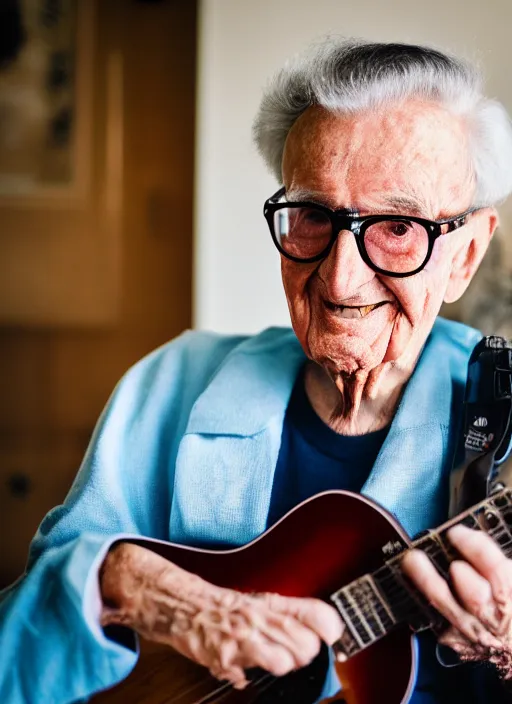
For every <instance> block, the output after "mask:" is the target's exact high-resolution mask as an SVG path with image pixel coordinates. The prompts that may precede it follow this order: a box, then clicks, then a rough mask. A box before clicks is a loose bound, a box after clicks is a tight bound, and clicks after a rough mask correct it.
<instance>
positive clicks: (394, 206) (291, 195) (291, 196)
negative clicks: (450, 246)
mask: <svg viewBox="0 0 512 704" xmlns="http://www.w3.org/2000/svg"><path fill="white" fill-rule="evenodd" d="M285 198H286V200H287V201H289V202H290V203H291V202H294V203H297V202H298V203H300V202H301V201H311V202H313V203H318V204H320V205H325V206H327V207H328V208H331V209H332V210H343V211H345V212H352V213H359V212H361V211H362V210H366V208H364V209H363V208H361V209H359V208H355V207H349V208H340V207H339V205H338V204H337V203H335V202H334V201H333V200H332V199H331V198H328V197H326V195H325V193H322V191H315V190H309V189H305V188H292V189H291V190H290V191H286V192H285ZM382 204H383V208H384V209H379V212H381V213H387V212H390V211H392V212H394V213H404V212H405V213H408V214H410V215H423V217H426V216H427V214H428V207H427V205H426V203H425V202H424V201H422V200H421V199H420V198H417V197H415V196H414V195H412V194H411V195H389V196H385V197H384V198H383V199H382ZM368 210H371V209H368Z"/></svg>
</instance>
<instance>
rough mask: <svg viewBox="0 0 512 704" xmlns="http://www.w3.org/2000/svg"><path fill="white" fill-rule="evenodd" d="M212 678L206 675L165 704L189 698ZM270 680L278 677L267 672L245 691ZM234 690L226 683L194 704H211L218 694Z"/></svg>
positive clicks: (252, 681) (229, 683) (164, 703)
mask: <svg viewBox="0 0 512 704" xmlns="http://www.w3.org/2000/svg"><path fill="white" fill-rule="evenodd" d="M212 677H213V676H212V675H206V677H203V678H202V679H201V680H199V681H198V682H196V683H195V684H194V685H192V687H189V688H188V689H185V690H184V691H182V692H179V694H178V695H177V696H173V697H172V698H171V699H166V700H165V701H164V702H163V704H176V702H178V701H180V700H181V699H183V697H187V696H189V695H190V694H192V692H194V690H197V689H198V688H199V687H202V686H203V685H205V684H206V683H207V682H208V681H209V680H211V679H212ZM268 678H271V679H272V680H276V679H277V678H276V677H274V675H271V674H270V673H268V672H267V673H265V674H264V675H261V676H260V677H259V678H257V679H254V680H251V681H250V682H249V685H248V686H247V688H246V690H245V691H247V689H248V688H249V687H258V686H260V684H261V683H262V682H264V681H265V680H267V679H268ZM232 688H233V685H232V684H231V682H225V683H224V684H221V685H220V686H219V687H218V688H217V689H213V690H212V691H211V692H208V694H205V695H204V696H203V697H202V698H201V699H198V700H196V701H195V702H193V704H206V702H208V704H210V698H211V697H213V696H215V695H217V694H220V693H222V692H224V693H225V694H227V693H228V692H225V690H229V692H230V691H231V690H232ZM222 696H224V695H222ZM215 701H220V700H219V699H216V700H211V704H213V702H215Z"/></svg>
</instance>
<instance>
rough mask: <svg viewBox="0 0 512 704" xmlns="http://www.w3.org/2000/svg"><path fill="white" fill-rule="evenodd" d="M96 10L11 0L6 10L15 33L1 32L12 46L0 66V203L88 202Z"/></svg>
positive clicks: (54, 0)
mask: <svg viewBox="0 0 512 704" xmlns="http://www.w3.org/2000/svg"><path fill="white" fill-rule="evenodd" d="M92 11H93V3H91V2H88V1H87V0H7V5H6V6H5V7H4V9H3V10H2V13H1V15H0V16H1V18H2V19H0V22H2V23H4V26H5V23H6V22H7V23H10V24H11V29H10V32H8V31H7V30H6V31H5V32H2V33H1V35H3V37H4V41H7V42H8V43H9V45H8V46H7V47H3V48H2V50H1V56H2V59H3V60H2V61H1V63H0V205H10V206H16V205H20V206H21V207H26V206H30V205H31V204H34V205H38V206H39V205H44V204H45V205H52V204H53V205H58V206H65V205H66V204H67V203H69V204H73V203H74V204H76V201H77V200H80V199H83V198H84V197H85V194H86V191H87V187H88V180H89V170H90V164H89V155H90V145H91V121H92V116H91V109H92V81H93V76H92V73H93V46H92V42H93V21H92ZM8 37H11V39H10V40H9V39H8ZM12 37H15V39H16V40H15V41H13V39H12ZM0 39H2V36H0Z"/></svg>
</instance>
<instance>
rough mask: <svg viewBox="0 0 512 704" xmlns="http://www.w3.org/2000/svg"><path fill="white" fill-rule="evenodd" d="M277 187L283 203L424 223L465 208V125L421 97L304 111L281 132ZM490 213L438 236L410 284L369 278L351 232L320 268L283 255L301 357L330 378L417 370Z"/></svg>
mask: <svg viewBox="0 0 512 704" xmlns="http://www.w3.org/2000/svg"><path fill="white" fill-rule="evenodd" d="M283 181H284V185H285V187H286V192H287V199H288V200H289V201H296V200H310V201H315V202H318V203H322V204H324V205H327V206H329V207H331V208H332V209H337V208H347V209H351V210H354V211H356V212H357V213H358V214H360V215H367V214H382V213H393V214H405V215H416V216H419V217H424V218H427V219H430V220H438V219H441V218H445V217H451V216H454V215H458V214H460V213H462V212H464V211H465V210H467V209H468V208H469V207H470V206H471V204H472V196H473V193H474V188H475V185H474V180H473V176H472V170H471V168H470V164H469V158H468V148H467V138H466V133H465V129H464V125H463V124H462V122H461V121H459V119H458V118H456V117H454V116H453V115H451V114H450V113H448V112H447V111H446V110H445V109H443V108H442V107H440V106H435V105H432V104H430V103H425V102H421V101H410V102H405V103H402V104H400V105H396V106H392V107H389V106H388V107H386V108H385V109H381V110H380V111H379V112H372V113H367V114H359V115H355V116H338V115H333V114H331V113H328V112H327V111H325V110H324V109H322V108H319V107H314V108H309V109H308V110H307V111H306V112H305V113H303V114H302V115H301V117H300V118H299V119H298V120H297V122H296V123H295V124H294V126H293V127H292V129H291V131H290V134H289V135H288V139H287V142H286V146H285V152H284V158H283ZM493 212H494V211H491V210H490V209H489V210H487V211H482V212H481V213H476V214H474V215H472V216H471V217H470V218H469V220H468V224H467V225H465V226H464V227H462V228H461V229H460V230H456V231H454V232H452V233H449V234H447V235H443V236H441V237H440V238H438V240H437V241H436V244H435V248H434V251H433V254H432V257H431V259H430V261H429V262H428V263H427V265H426V267H425V268H424V269H423V271H421V272H420V273H418V274H416V275H414V276H411V277H408V278H403V279H398V278H392V277H386V276H383V275H381V274H377V273H375V272H374V271H373V270H372V269H370V268H369V267H368V266H367V265H366V264H365V263H364V262H363V260H362V259H361V257H360V255H359V253H358V250H357V246H356V242H355V238H354V235H353V234H352V233H350V232H348V231H342V232H340V234H339V236H338V239H337V242H336V244H335V245H334V247H333V248H332V250H331V251H330V253H329V255H328V257H327V258H326V259H324V260H323V261H321V262H314V263H312V264H302V263H296V262H292V261H290V260H288V259H286V258H284V257H282V266H281V269H282V277H283V283H284V287H285V292H286V296H287V299H288V305H289V309H290V313H291V319H292V325H293V328H294V330H295V333H296V334H297V337H298V338H299V340H300V342H301V344H302V346H303V348H304V350H305V352H306V354H307V355H308V356H309V357H310V358H312V359H314V360H315V361H317V362H318V363H319V364H321V365H322V366H323V367H324V368H325V369H326V370H328V371H329V372H330V373H331V375H333V374H339V373H340V372H341V373H343V372H344V373H346V374H349V375H352V374H354V373H356V372H359V371H363V370H365V371H366V372H370V371H371V370H372V369H375V368H376V367H378V366H379V365H382V363H385V362H393V363H395V364H399V363H400V362H402V363H403V364H404V365H405V366H407V365H414V363H415V361H416V359H417V357H418V355H419V352H420V350H421V347H422V345H423V343H424V341H425V339H426V338H427V336H428V334H429V332H430V329H431V328H432V325H433V323H434V320H435V317H436V315H437V313H438V311H439V308H440V306H441V304H442V302H443V299H444V298H446V299H447V300H455V299H456V298H458V297H459V296H460V295H461V294H462V292H463V290H464V289H465V288H466V286H467V284H468V283H469V280H470V278H471V276H472V275H473V273H474V270H475V269H476V267H477V266H478V263H479V261H480V258H481V256H482V255H483V252H484V251H485V247H486V246H487V243H488V240H489V237H490V233H491V232H492V230H493V229H494V227H495V218H494V215H493V214H492V213H493ZM486 213H487V214H486ZM489 213H490V214H489ZM493 218H494V219H493ZM475 243H476V244H475ZM374 304H379V305H378V306H377V307H376V308H372V306H373V305H374ZM368 306H370V308H368Z"/></svg>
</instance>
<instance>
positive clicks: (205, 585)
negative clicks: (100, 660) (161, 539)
mask: <svg viewBox="0 0 512 704" xmlns="http://www.w3.org/2000/svg"><path fill="white" fill-rule="evenodd" d="M101 592H102V596H103V601H104V604H105V606H104V609H103V613H102V619H101V620H102V625H103V626H105V625H108V624H111V623H118V624H124V625H127V626H130V627H131V628H133V629H134V630H135V631H137V632H138V633H139V634H140V635H141V636H143V637H144V638H146V639H149V640H153V641H157V642H160V643H166V644H168V645H170V646H172V647H173V648H174V649H175V650H177V651H179V652H180V653H182V654H183V655H185V656H187V657H189V658H191V659H192V660H194V661H195V662H198V663H199V664H201V665H204V666H205V667H207V668H208V669H209V670H210V672H211V673H212V675H214V677H217V678H218V679H222V680H229V681H230V682H232V683H233V685H234V686H235V687H238V688H243V687H244V686H245V685H246V684H247V680H246V678H245V673H244V670H246V669H248V668H251V667H261V668H263V669H264V670H267V671H268V672H270V673H272V674H274V675H278V676H281V675H284V674H286V673H288V672H290V671H291V670H295V669H297V668H300V667H304V666H305V665H307V664H308V663H309V662H311V660H313V658H314V657H315V656H316V655H317V654H318V652H319V650H320V646H321V642H322V641H325V642H326V643H328V644H329V645H331V644H332V643H334V642H335V641H337V640H338V639H339V638H340V636H341V633H342V623H341V619H340V617H339V615H338V614H337V612H336V610H335V609H334V608H333V607H331V606H329V605H328V604H326V603H324V602H322V601H320V600H317V599H299V598H288V597H284V596H280V595H278V594H257V595H250V594H243V593H240V592H236V591H233V590H231V589H224V588H221V587H217V586H215V585H213V584H210V583H209V582H205V581H204V580H203V579H201V578H200V577H198V576H197V575H194V574H191V573H190V572H186V571H185V570H182V569H181V568H179V567H177V566H176V565H174V564H172V563H170V562H168V561H167V560H165V559H164V558H162V557H160V556H159V555H157V554H155V553H153V552H151V551H150V550H147V549H145V548H142V547H140V546H137V545H132V544H128V543H120V544H118V545H117V546H116V547H114V548H113V549H112V550H111V551H110V552H109V554H108V556H107V558H106V559H105V562H104V564H103V568H102V574H101Z"/></svg>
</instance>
